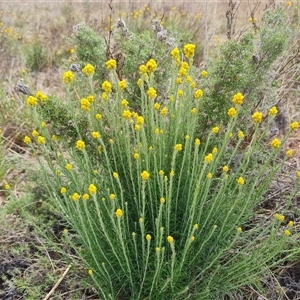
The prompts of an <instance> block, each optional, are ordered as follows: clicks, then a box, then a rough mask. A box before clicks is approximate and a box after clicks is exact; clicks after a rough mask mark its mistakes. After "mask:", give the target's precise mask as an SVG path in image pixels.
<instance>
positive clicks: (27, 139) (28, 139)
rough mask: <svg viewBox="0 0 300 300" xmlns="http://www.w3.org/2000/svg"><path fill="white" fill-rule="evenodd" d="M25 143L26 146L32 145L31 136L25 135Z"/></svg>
mask: <svg viewBox="0 0 300 300" xmlns="http://www.w3.org/2000/svg"><path fill="white" fill-rule="evenodd" d="M23 142H24V143H25V144H27V145H28V144H30V143H31V139H30V137H29V136H27V135H25V137H24V139H23Z"/></svg>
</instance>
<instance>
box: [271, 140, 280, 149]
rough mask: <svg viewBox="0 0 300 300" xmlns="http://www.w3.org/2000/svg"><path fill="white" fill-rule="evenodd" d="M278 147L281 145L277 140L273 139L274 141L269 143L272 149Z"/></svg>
mask: <svg viewBox="0 0 300 300" xmlns="http://www.w3.org/2000/svg"><path fill="white" fill-rule="evenodd" d="M280 145H281V142H280V140H279V139H277V138H275V139H274V140H273V141H272V142H271V146H272V147H273V148H279V147H280Z"/></svg>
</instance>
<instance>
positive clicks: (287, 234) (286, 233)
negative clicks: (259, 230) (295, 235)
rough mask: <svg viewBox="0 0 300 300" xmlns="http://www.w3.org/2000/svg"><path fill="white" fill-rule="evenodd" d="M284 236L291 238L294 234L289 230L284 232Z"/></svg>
mask: <svg viewBox="0 0 300 300" xmlns="http://www.w3.org/2000/svg"><path fill="white" fill-rule="evenodd" d="M284 234H285V235H286V236H290V235H291V234H292V233H291V232H290V231H289V230H288V229H286V230H285V231H284Z"/></svg>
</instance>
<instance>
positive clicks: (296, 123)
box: [290, 121, 299, 130]
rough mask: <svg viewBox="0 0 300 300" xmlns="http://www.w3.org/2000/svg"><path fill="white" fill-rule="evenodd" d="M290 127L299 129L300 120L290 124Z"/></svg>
mask: <svg viewBox="0 0 300 300" xmlns="http://www.w3.org/2000/svg"><path fill="white" fill-rule="evenodd" d="M290 128H291V129H292V130H296V129H298V128H299V123H298V122H296V121H295V122H292V123H291V124H290Z"/></svg>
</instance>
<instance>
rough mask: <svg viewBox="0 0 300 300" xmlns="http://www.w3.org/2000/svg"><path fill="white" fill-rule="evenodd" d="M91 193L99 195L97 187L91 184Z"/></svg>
mask: <svg viewBox="0 0 300 300" xmlns="http://www.w3.org/2000/svg"><path fill="white" fill-rule="evenodd" d="M89 193H90V194H91V195H93V194H96V193H97V187H96V186H95V185H94V184H92V183H91V184H90V186H89Z"/></svg>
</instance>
